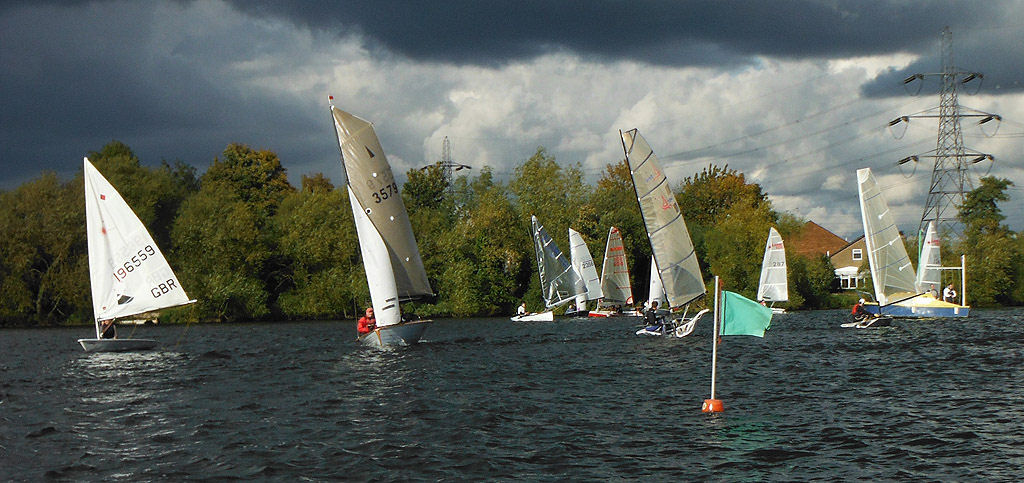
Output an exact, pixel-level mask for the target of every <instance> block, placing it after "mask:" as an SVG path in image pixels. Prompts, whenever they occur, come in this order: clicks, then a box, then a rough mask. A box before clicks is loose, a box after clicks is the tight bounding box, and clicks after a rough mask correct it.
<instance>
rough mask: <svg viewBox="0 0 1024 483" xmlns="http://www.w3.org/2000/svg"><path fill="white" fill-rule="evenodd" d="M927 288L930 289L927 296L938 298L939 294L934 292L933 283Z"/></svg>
mask: <svg viewBox="0 0 1024 483" xmlns="http://www.w3.org/2000/svg"><path fill="white" fill-rule="evenodd" d="M929 287H930V288H929V289H928V294H929V295H931V296H932V297H935V298H939V292H938V291H937V290H935V284H934V283H933V284H931V285H930V286H929Z"/></svg>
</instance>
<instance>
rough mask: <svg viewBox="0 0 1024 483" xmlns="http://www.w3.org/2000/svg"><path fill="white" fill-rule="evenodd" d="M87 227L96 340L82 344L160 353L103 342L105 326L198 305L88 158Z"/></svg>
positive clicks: (129, 342) (138, 343) (137, 343)
mask: <svg viewBox="0 0 1024 483" xmlns="http://www.w3.org/2000/svg"><path fill="white" fill-rule="evenodd" d="M84 164H85V167H84V169H85V226H86V234H87V238H88V240H89V282H90V285H91V287H92V309H93V319H94V322H95V323H96V338H95V339H78V343H79V344H81V345H82V348H83V349H85V350H86V351H88V352H123V351H136V350H147V349H152V348H154V347H156V344H157V342H156V341H155V340H152V339H130V338H129V339H119V338H116V337H115V338H103V337H102V326H103V323H104V322H107V321H116V320H118V319H122V318H126V317H131V316H134V315H139V314H144V313H148V312H155V311H158V310H162V309H166V308H170V307H177V306H179V305H186V304H190V303H193V302H195V300H190V299H189V298H188V295H186V294H185V289H183V288H182V287H181V283H179V282H178V278H177V277H176V276H175V275H174V271H173V270H171V266H170V265H169V264H168V263H167V259H165V258H164V255H163V254H162V253H160V249H159V248H158V247H157V246H156V243H155V242H154V241H153V237H152V236H151V235H150V234H149V231H148V230H146V225H144V224H143V223H142V220H140V219H139V217H138V216H136V215H135V212H134V211H132V209H131V207H130V206H128V203H126V202H125V201H124V198H122V197H121V195H120V193H118V192H117V190H116V189H114V186H113V185H111V184H110V182H109V181H107V179H106V178H104V177H103V175H102V174H100V172H99V171H98V170H97V169H96V167H95V166H93V165H92V163H91V162H89V158H85V162H84Z"/></svg>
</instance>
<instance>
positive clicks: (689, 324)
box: [636, 309, 711, 338]
mask: <svg viewBox="0 0 1024 483" xmlns="http://www.w3.org/2000/svg"><path fill="white" fill-rule="evenodd" d="M710 311H711V310H710V309H703V310H701V311H700V312H697V315H694V316H693V317H692V318H690V320H686V319H682V318H680V319H676V320H674V321H672V322H671V323H668V324H667V325H666V326H663V327H658V326H648V327H644V328H642V329H640V330H638V331H636V335H642V336H653V337H661V336H664V335H667V336H675V337H679V338H683V337H686V336H688V335H690V334H692V333H693V329H694V328H695V327H696V326H697V321H698V320H700V318H701V317H702V316H704V314H706V313H708V312H710Z"/></svg>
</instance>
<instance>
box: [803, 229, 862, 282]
mask: <svg viewBox="0 0 1024 483" xmlns="http://www.w3.org/2000/svg"><path fill="white" fill-rule="evenodd" d="M786 247H787V248H789V249H792V251H793V252H794V253H799V254H800V255H803V256H806V257H819V256H822V255H824V256H827V257H828V258H829V261H831V262H832V266H833V267H835V269H836V278H838V279H839V285H840V287H842V288H844V289H853V288H857V287H859V286H860V285H861V283H860V281H861V277H860V275H859V272H860V268H861V265H862V264H863V263H864V261H865V260H866V259H865V258H864V257H865V256H866V255H865V253H864V251H865V245H864V237H863V236H861V237H860V238H857V239H856V240H854V241H852V242H848V241H846V240H845V239H843V238H842V237H840V236H839V235H836V234H835V233H832V232H831V231H828V230H826V229H825V228H823V227H822V226H821V225H819V224H817V223H815V222H813V221H808V222H807V223H805V224H804V226H803V227H801V228H800V231H799V232H798V233H797V234H795V235H791V236H790V240H787V241H786Z"/></svg>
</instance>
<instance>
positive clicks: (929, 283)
mask: <svg viewBox="0 0 1024 483" xmlns="http://www.w3.org/2000/svg"><path fill="white" fill-rule="evenodd" d="M939 243H940V242H939V233H938V230H936V229H935V222H934V221H929V222H928V228H927V230H926V231H925V236H924V244H923V245H921V253H920V256H919V257H918V258H917V279H916V280H915V282H914V285H915V286H916V287H917V291H918V292H922V293H926V294H931V295H932V296H933V297H935V298H938V295H939V291H940V290H942V257H941V255H940V254H939V248H940V247H939Z"/></svg>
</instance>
